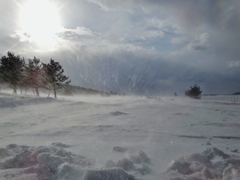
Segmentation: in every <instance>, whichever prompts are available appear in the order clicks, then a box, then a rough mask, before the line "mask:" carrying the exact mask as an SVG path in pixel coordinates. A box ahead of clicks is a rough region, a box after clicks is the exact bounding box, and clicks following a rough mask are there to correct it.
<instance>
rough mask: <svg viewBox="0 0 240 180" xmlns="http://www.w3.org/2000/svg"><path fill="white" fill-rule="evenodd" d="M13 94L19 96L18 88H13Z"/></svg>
mask: <svg viewBox="0 0 240 180" xmlns="http://www.w3.org/2000/svg"><path fill="white" fill-rule="evenodd" d="M13 94H17V87H16V86H13Z"/></svg>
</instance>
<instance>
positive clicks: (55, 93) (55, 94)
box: [53, 85, 57, 98]
mask: <svg viewBox="0 0 240 180" xmlns="http://www.w3.org/2000/svg"><path fill="white" fill-rule="evenodd" d="M53 91H54V97H55V98H57V92H56V86H55V85H54V86H53Z"/></svg>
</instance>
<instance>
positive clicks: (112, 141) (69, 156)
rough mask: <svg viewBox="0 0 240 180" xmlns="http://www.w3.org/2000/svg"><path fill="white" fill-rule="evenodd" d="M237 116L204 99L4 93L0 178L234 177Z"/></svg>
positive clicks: (0, 98) (237, 170)
mask: <svg viewBox="0 0 240 180" xmlns="http://www.w3.org/2000/svg"><path fill="white" fill-rule="evenodd" d="M239 119H240V104H238V103H231V102H221V101H214V100H211V101H210V100H208V99H203V100H192V99H189V98H186V97H175V98H174V97H157V98H146V97H129V96H111V97H101V96H78V97H75V96H72V97H59V98H58V99H57V100H55V99H52V98H44V97H41V98H36V97H31V96H12V95H7V94H2V95H0V133H1V135H0V179H1V180H4V179H16V180H20V179H24V180H33V179H39V180H43V179H44V180H47V179H51V180H53V179H61V180H67V179H69V180H81V179H85V180H93V179H96V180H97V179H99V180H110V179H114V180H130V179H143V180H159V179H163V180H165V179H166V180H168V179H174V180H198V179H223V180H232V179H234V178H235V180H238V179H239V177H240V159H238V157H240V156H239V154H238V150H240V145H239V141H240V131H239V130H240V122H239ZM206 149H207V150H206ZM96 177H97V178H96Z"/></svg>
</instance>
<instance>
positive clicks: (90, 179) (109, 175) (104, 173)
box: [83, 168, 135, 180]
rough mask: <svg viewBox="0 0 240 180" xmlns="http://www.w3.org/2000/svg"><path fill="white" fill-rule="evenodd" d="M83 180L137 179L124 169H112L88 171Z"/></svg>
mask: <svg viewBox="0 0 240 180" xmlns="http://www.w3.org/2000/svg"><path fill="white" fill-rule="evenodd" d="M83 180H135V178H134V176H132V175H130V174H128V173H127V172H126V171H124V170H123V169H122V168H110V169H99V170H88V171H86V172H85V174H84V178H83Z"/></svg>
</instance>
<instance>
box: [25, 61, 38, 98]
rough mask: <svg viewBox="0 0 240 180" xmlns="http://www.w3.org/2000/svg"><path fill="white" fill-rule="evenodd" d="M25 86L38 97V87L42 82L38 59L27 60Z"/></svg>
mask: <svg viewBox="0 0 240 180" xmlns="http://www.w3.org/2000/svg"><path fill="white" fill-rule="evenodd" d="M25 75H26V78H25V84H26V86H28V87H32V88H33V89H34V90H35V92H36V95H37V96H39V87H40V86H41V84H42V83H41V82H42V63H41V62H40V59H37V58H36V57H34V58H33V59H29V60H28V64H27V65H26V69H25Z"/></svg>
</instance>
